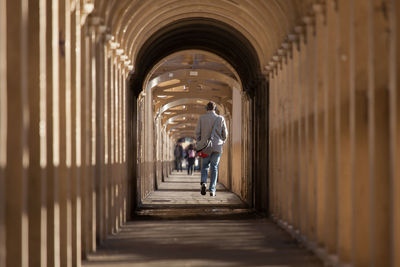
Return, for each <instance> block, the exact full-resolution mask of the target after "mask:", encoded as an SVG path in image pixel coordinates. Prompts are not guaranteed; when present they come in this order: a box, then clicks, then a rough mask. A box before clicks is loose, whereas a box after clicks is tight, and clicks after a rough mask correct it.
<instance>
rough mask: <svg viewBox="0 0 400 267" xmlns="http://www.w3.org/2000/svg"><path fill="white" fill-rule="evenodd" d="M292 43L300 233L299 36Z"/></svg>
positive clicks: (296, 207)
mask: <svg viewBox="0 0 400 267" xmlns="http://www.w3.org/2000/svg"><path fill="white" fill-rule="evenodd" d="M292 37H293V38H292V39H291V42H292V60H291V61H292V70H293V72H292V78H293V80H292V81H293V82H292V84H293V88H292V92H293V102H292V103H293V121H294V125H293V165H292V166H293V192H294V193H293V198H294V200H293V201H294V207H293V208H294V210H295V211H296V212H295V216H294V218H295V219H294V222H293V226H294V228H295V229H296V230H297V231H298V230H299V229H300V227H301V216H302V214H303V213H302V206H301V200H300V157H301V151H300V138H299V136H300V135H299V133H300V118H301V117H300V113H301V112H300V91H299V59H300V51H299V44H298V36H297V35H294V36H292Z"/></svg>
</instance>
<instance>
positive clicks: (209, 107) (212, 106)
mask: <svg viewBox="0 0 400 267" xmlns="http://www.w3.org/2000/svg"><path fill="white" fill-rule="evenodd" d="M206 108H207V110H215V108H216V105H215V103H214V102H208V104H207V106H206Z"/></svg>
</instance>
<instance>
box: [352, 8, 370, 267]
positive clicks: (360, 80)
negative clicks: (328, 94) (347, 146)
mask: <svg viewBox="0 0 400 267" xmlns="http://www.w3.org/2000/svg"><path fill="white" fill-rule="evenodd" d="M350 8H351V20H352V22H351V27H350V34H351V35H350V38H351V39H350V79H351V85H350V101H351V103H350V105H351V106H354V110H353V111H350V112H351V113H350V114H351V117H350V127H351V128H350V131H351V136H350V138H352V140H354V152H353V153H354V155H353V156H354V160H353V164H352V170H351V171H352V174H353V175H354V178H353V179H354V184H353V199H354V203H353V204H354V206H353V229H352V230H353V244H354V255H353V259H354V261H353V263H354V265H355V266H367V265H369V264H370V253H371V247H372V239H371V232H370V230H371V213H370V209H369V208H366V207H371V206H372V202H371V186H372V185H371V183H370V180H369V174H370V171H369V168H368V167H366V166H369V161H368V155H369V153H371V152H370V149H371V148H370V144H369V142H368V124H369V120H368V102H367V99H368V95H367V88H368V79H369V75H368V68H367V67H368V60H369V57H370V54H369V53H368V46H367V45H366V37H367V36H368V23H366V22H367V21H368V16H367V14H368V2H367V1H364V0H354V2H352V5H351V7H350Z"/></svg>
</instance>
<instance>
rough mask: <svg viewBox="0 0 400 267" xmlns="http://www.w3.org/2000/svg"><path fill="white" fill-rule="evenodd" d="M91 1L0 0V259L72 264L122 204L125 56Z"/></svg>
mask: <svg viewBox="0 0 400 267" xmlns="http://www.w3.org/2000/svg"><path fill="white" fill-rule="evenodd" d="M94 7H95V6H94V2H93V1H89V0H77V1H66V0H47V1H46V0H29V1H28V0H15V1H6V0H1V1H0V29H1V30H0V65H1V68H0V81H1V82H0V93H1V97H0V101H1V105H0V114H1V115H0V136H1V138H0V266H13V267H14V266H15V267H19V266H35V267H36V266H55V267H57V266H80V264H81V258H82V255H83V257H85V256H86V255H87V254H88V253H90V252H92V251H95V250H96V243H101V242H102V240H104V239H105V238H106V236H107V235H108V234H112V233H115V232H117V231H118V229H119V227H120V226H121V225H122V224H123V223H124V222H125V221H126V219H127V216H129V214H130V212H129V211H130V199H129V198H128V195H129V193H130V192H128V191H129V188H130V187H129V186H128V183H129V182H130V181H129V180H128V172H127V170H126V162H127V153H126V147H127V142H126V140H127V137H126V135H127V127H126V125H128V124H127V105H126V102H127V101H126V100H127V86H126V82H125V81H126V80H127V77H128V74H129V72H130V70H131V69H132V66H131V65H130V62H129V61H128V60H127V56H125V55H124V51H123V50H121V49H120V48H119V45H118V43H115V42H114V41H113V37H112V36H111V35H109V34H107V28H106V27H105V26H103V21H102V20H101V19H100V18H99V17H96V16H95V15H94V14H90V13H91V12H92V11H93V9H94Z"/></svg>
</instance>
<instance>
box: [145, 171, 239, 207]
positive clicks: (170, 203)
mask: <svg viewBox="0 0 400 267" xmlns="http://www.w3.org/2000/svg"><path fill="white" fill-rule="evenodd" d="M193 205H196V206H203V207H205V206H210V207H223V206H226V207H232V206H235V207H244V206H245V205H244V203H243V202H242V201H241V200H240V198H239V197H238V196H237V195H235V194H233V193H232V192H229V191H227V190H226V189H225V187H224V186H223V185H221V184H218V185H217V195H216V197H210V195H209V193H208V192H207V194H206V195H205V196H203V195H201V194H200V173H199V172H195V173H194V174H193V175H192V176H189V175H187V172H186V171H184V172H179V173H177V172H173V173H172V175H170V176H169V177H168V178H165V181H164V182H163V183H162V184H160V185H159V186H158V190H157V191H155V192H152V193H151V194H150V195H149V196H148V197H147V198H146V199H144V200H143V203H142V207H145V208H150V207H156V208H160V207H162V208H165V207H185V206H193Z"/></svg>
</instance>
